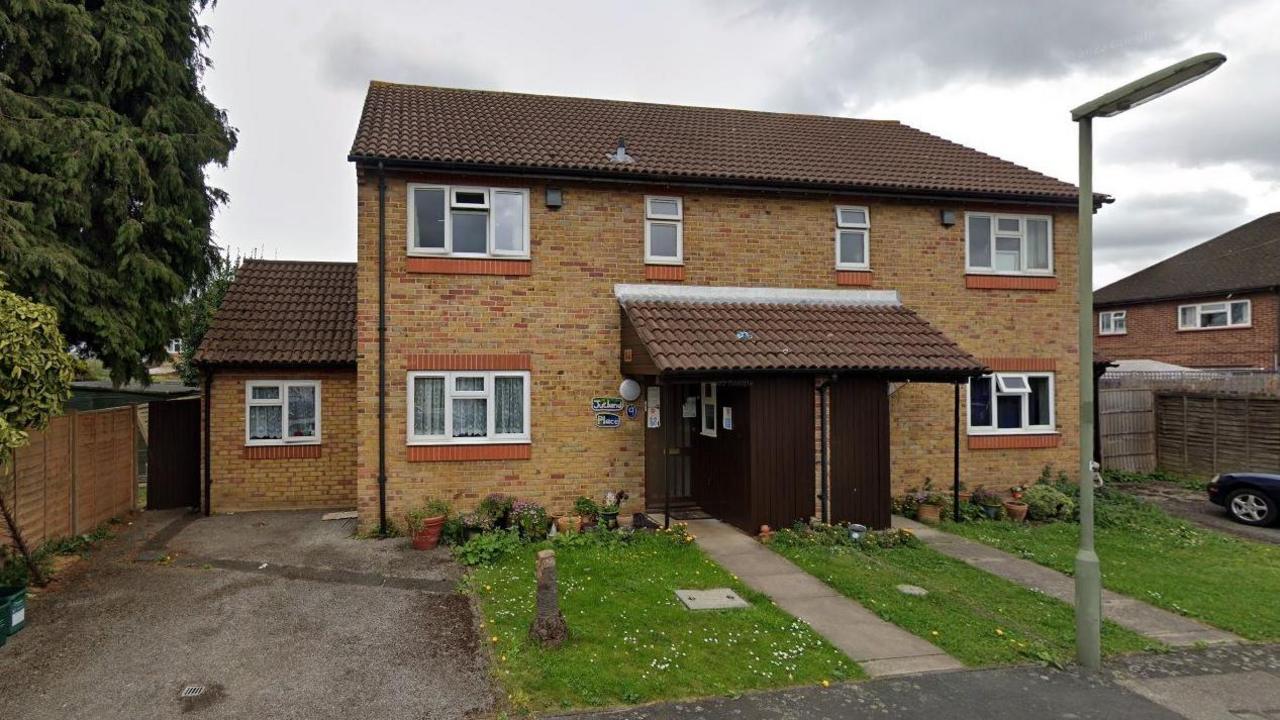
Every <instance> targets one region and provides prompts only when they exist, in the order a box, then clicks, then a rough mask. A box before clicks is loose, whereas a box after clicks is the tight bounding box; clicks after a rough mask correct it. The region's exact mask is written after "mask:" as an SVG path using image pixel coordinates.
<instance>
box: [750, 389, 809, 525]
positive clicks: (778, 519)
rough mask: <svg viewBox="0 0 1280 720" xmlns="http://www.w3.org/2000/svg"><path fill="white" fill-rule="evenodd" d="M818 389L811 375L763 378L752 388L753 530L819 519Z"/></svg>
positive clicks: (751, 509)
mask: <svg viewBox="0 0 1280 720" xmlns="http://www.w3.org/2000/svg"><path fill="white" fill-rule="evenodd" d="M814 401H815V395H814V388H813V377H812V376H809V375H792V376H787V375H780V376H768V377H761V378H758V379H756V380H754V381H753V382H752V385H751V423H752V424H751V493H750V496H751V505H750V515H751V523H750V526H751V527H750V530H751V531H752V532H755V531H758V530H759V529H760V526H761V525H769V526H770V527H773V528H787V527H791V525H793V524H794V523H796V522H797V521H807V520H808V519H809V518H811V517H813V506H814V500H813V497H814V489H815V477H816V475H815V473H814V458H815V456H816V454H817V453H816V452H815V433H814V424H813V423H814V415H815V413H814Z"/></svg>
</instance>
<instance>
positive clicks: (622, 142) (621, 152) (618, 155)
mask: <svg viewBox="0 0 1280 720" xmlns="http://www.w3.org/2000/svg"><path fill="white" fill-rule="evenodd" d="M605 157H607V158H609V162H615V163H633V162H635V161H636V159H635V158H633V157H631V156H630V155H628V154H627V139H626V138H621V137H620V138H618V148H617V149H616V150H614V151H613V152H611V153H609V154H608V155H605Z"/></svg>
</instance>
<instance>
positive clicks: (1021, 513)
mask: <svg viewBox="0 0 1280 720" xmlns="http://www.w3.org/2000/svg"><path fill="white" fill-rule="evenodd" d="M1004 511H1005V512H1007V513H1009V519H1010V520H1012V521H1014V522H1022V521H1024V520H1026V519H1027V504H1026V503H1024V502H1020V501H1018V500H1005V501H1004Z"/></svg>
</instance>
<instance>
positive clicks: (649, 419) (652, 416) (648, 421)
mask: <svg viewBox="0 0 1280 720" xmlns="http://www.w3.org/2000/svg"><path fill="white" fill-rule="evenodd" d="M644 424H645V427H647V428H649V429H651V430H652V429H654V428H660V427H662V408H659V407H650V408H649V410H648V412H647V413H646V414H645V421H644Z"/></svg>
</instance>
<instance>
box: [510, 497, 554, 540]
mask: <svg viewBox="0 0 1280 720" xmlns="http://www.w3.org/2000/svg"><path fill="white" fill-rule="evenodd" d="M550 524H551V520H550V518H549V517H548V516H547V509H546V508H544V507H542V506H541V505H539V504H538V503H536V502H534V501H532V500H516V501H515V502H514V503H512V504H511V527H514V528H517V529H518V530H519V531H520V535H521V536H522V537H524V539H525V540H530V541H536V540H543V539H545V538H546V537H547V528H548V526H550Z"/></svg>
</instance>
